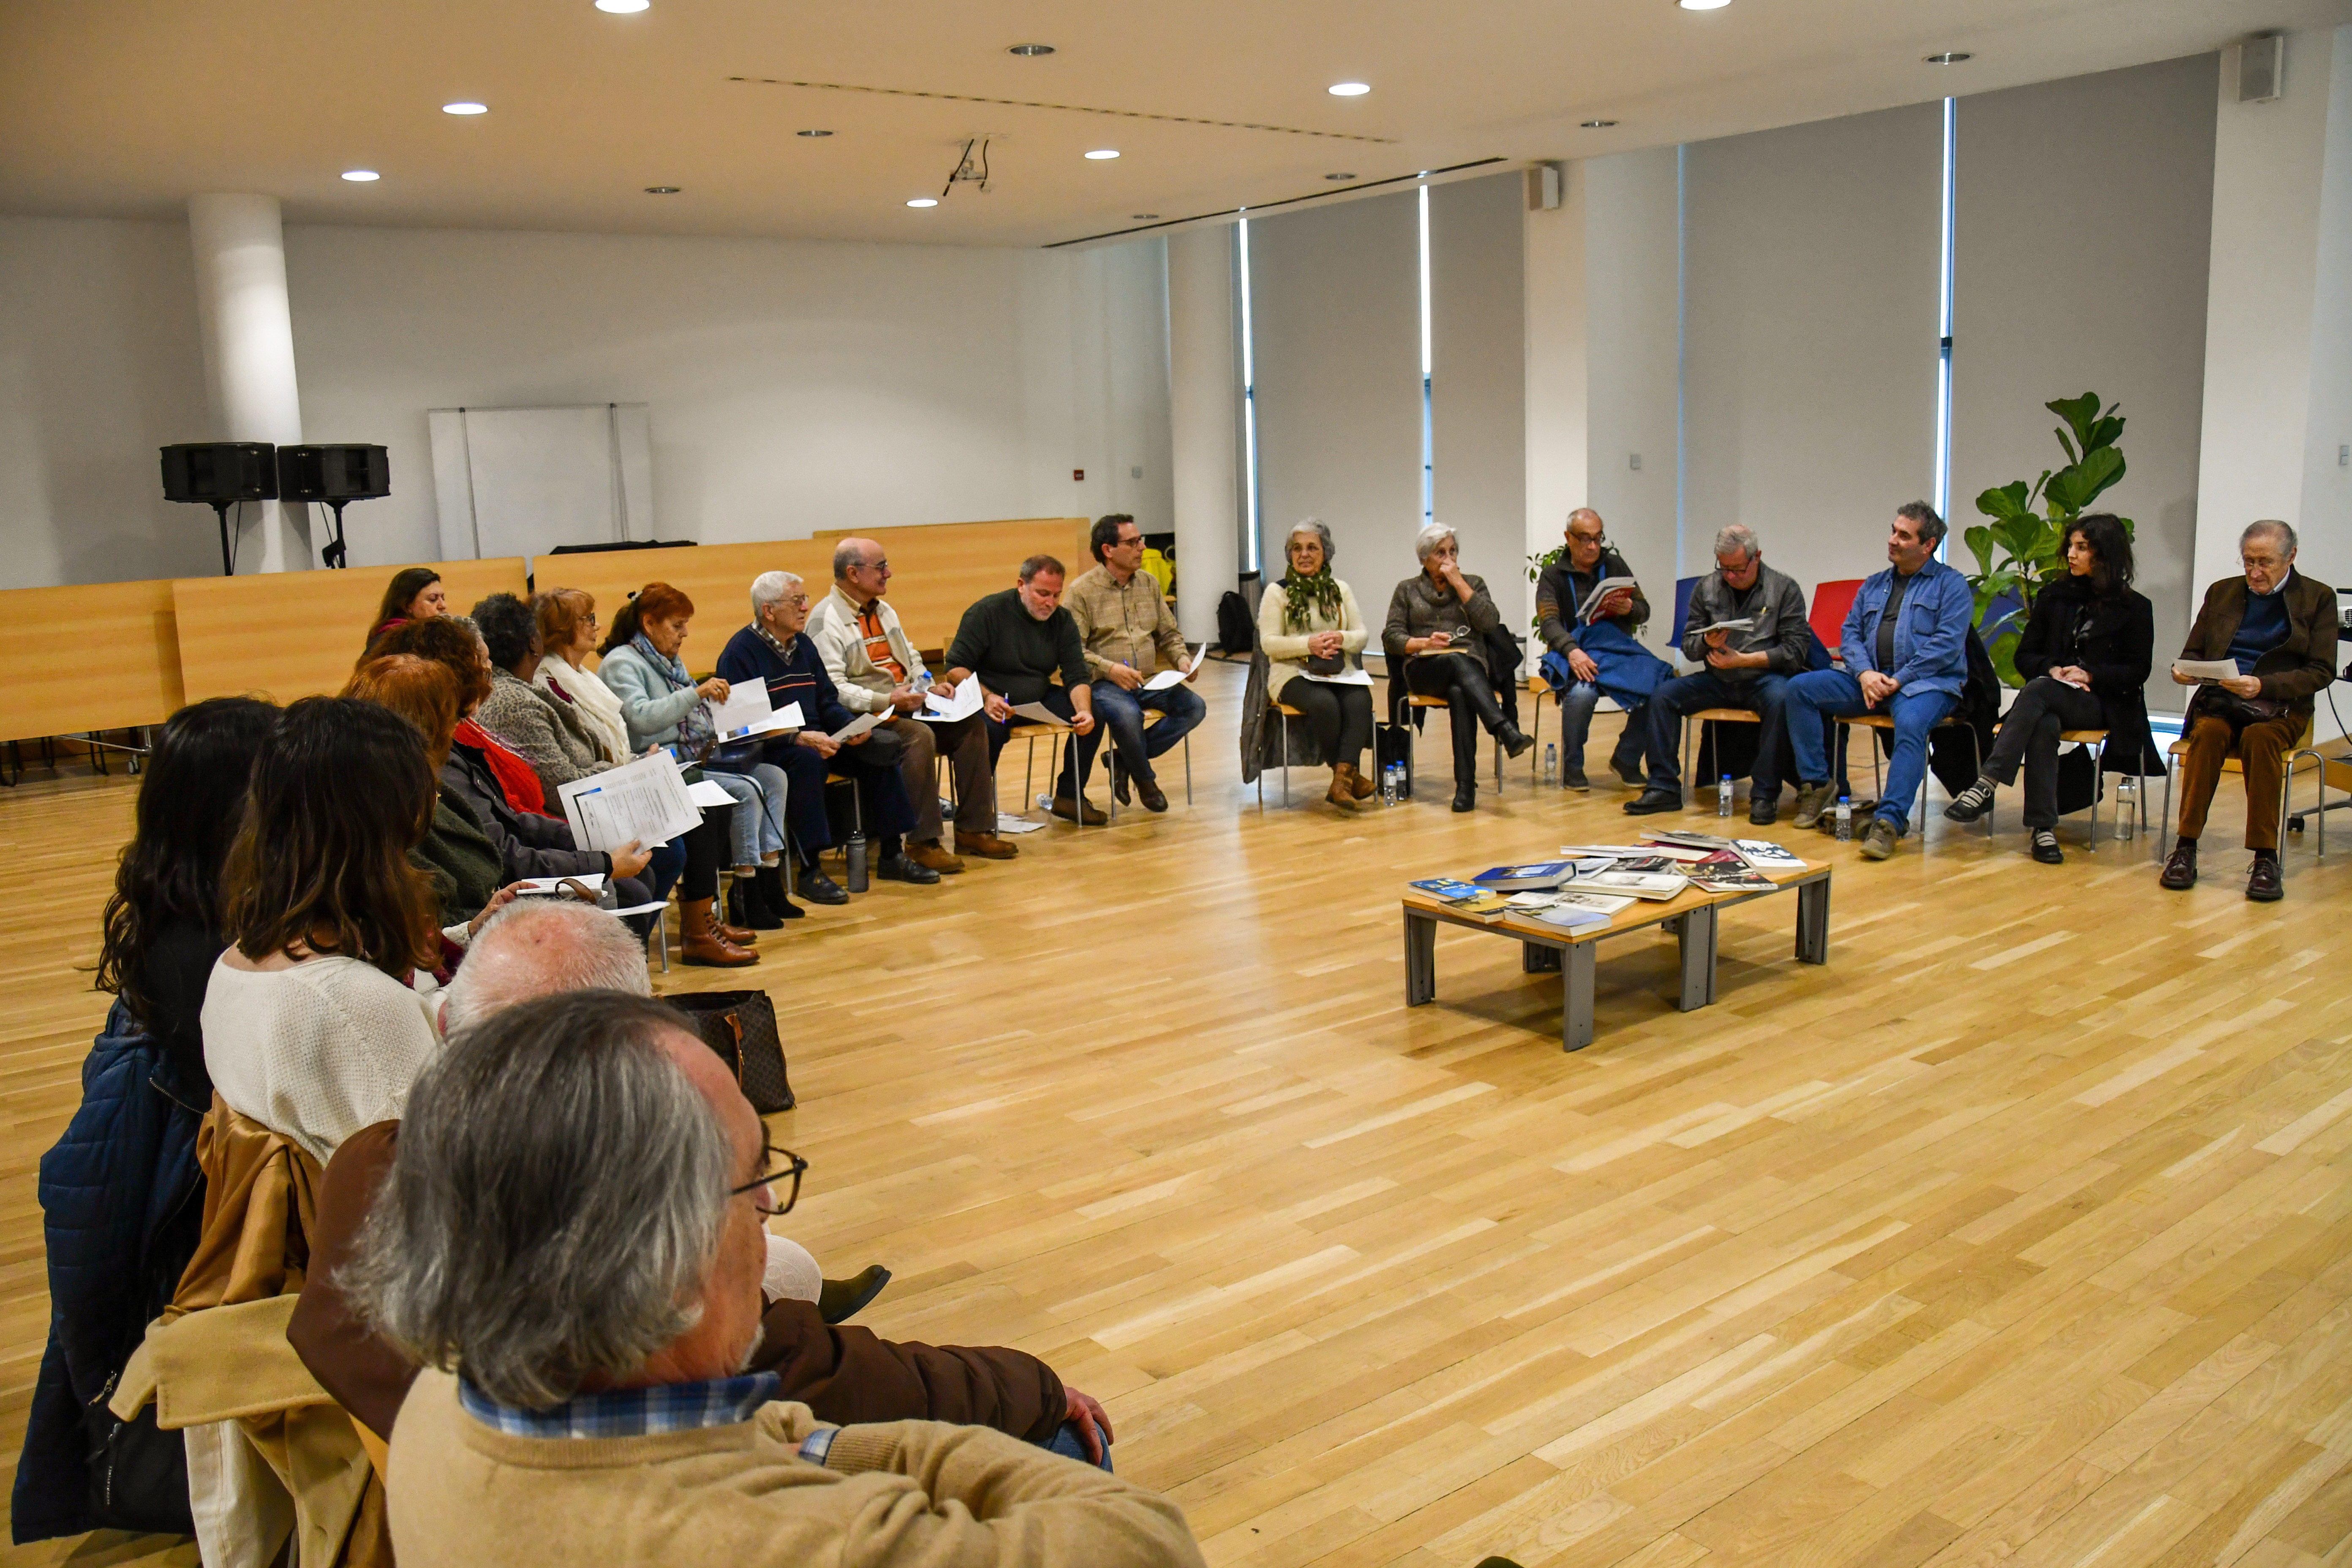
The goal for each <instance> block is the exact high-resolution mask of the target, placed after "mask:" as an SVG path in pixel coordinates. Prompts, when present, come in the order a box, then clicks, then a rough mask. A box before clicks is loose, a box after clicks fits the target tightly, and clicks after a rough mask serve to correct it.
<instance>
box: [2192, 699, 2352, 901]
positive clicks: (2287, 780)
mask: <svg viewBox="0 0 2352 1568" xmlns="http://www.w3.org/2000/svg"><path fill="white" fill-rule="evenodd" d="M2311 725H2312V721H2311V720H2310V719H2309V718H2305V720H2304V721H2303V733H2302V734H2300V735H2298V736H2296V737H2295V740H2294V745H2292V746H2290V747H2288V748H2287V755H2286V768H2285V771H2284V776H2283V777H2282V778H2281V779H2280V780H2279V841H2280V845H2281V847H2284V845H2285V841H2286V819H2287V816H2288V812H2287V802H2288V797H2289V796H2290V795H2292V794H2293V792H2294V764H2295V761H2296V759H2297V758H2299V757H2301V756H2303V755H2305V753H2306V752H2309V754H2311V755H2313V756H2317V755H2318V753H2317V752H2312V751H2311V734H2312V730H2311ZM2188 754H2189V737H2188V736H2186V735H2183V736H2181V738H2180V739H2179V740H2178V741H2175V742H2172V744H2170V745H2169V746H2167V747H2166V748H2165V749H2164V820H2163V821H2162V822H2160V823H2158V825H2157V832H2156V853H2157V855H2158V858H2162V857H2163V856H2165V855H2167V854H2169V853H2170V852H2171V850H2170V845H2171V838H2172V829H2173V817H2172V775H2173V773H2174V770H2175V764H2177V763H2179V761H2180V759H2181V758H2183V757H2185V756H2187V755H2188ZM2221 760H2222V761H2223V762H2225V763H2242V762H2243V760H2244V753H2243V752H2241V750H2240V749H2239V745H2238V741H2237V738H2236V737H2234V736H2232V737H2231V741H2230V749H2229V750H2228V751H2226V752H2222V753H2221ZM2326 776H2327V775H2326V771H2325V770H2324V769H2323V770H2322V772H2321V773H2320V779H2321V786H2320V793H2321V794H2322V795H2326ZM2326 830H2327V819H2326V817H2325V816H2323V817H2321V818H2320V831H2321V833H2322V834H2325V833H2326ZM2280 864H2281V865H2284V864H2285V861H2284V858H2282V859H2281V860H2280Z"/></svg>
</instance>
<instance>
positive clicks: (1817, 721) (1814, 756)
mask: <svg viewBox="0 0 2352 1568" xmlns="http://www.w3.org/2000/svg"><path fill="white" fill-rule="evenodd" d="M1958 703H1959V699H1958V698H1957V697H1955V696H1953V695H1951V694H1950V693H1949V692H1944V691H1898V692H1896V693H1895V696H1894V698H1893V699H1892V700H1890V701H1889V702H1888V703H1887V705H1886V708H1885V711H1886V712H1887V713H1889V714H1891V715H1892V716H1893V717H1894V720H1895V755H1894V758H1893V759H1892V760H1891V761H1889V762H1888V763H1887V764H1886V789H1885V794H1884V795H1881V796H1880V797H1879V801H1878V811H1877V814H1876V815H1877V816H1880V817H1882V818H1884V819H1885V820H1886V821H1887V822H1890V823H1892V824H1894V826H1895V833H1896V835H1897V836H1898V837H1899V836H1900V835H1902V834H1903V833H1905V832H1906V831H1907V830H1908V829H1909V827H1910V826H1911V803H1912V802H1913V801H1914V800H1916V799H1917V798H1918V797H1919V785H1920V784H1922V783H1924V782H1925V781H1926V779H1927V731H1930V730H1932V729H1934V728H1935V727H1936V726H1937V724H1939V723H1941V722H1943V721H1944V719H1945V717H1946V716H1947V715H1948V714H1949V713H1950V712H1951V710H1953V709H1954V708H1955V707H1957V706H1958ZM1871 711H1872V709H1871V707H1870V705H1869V703H1867V702H1865V701H1864V700H1863V696H1862V682H1861V681H1859V680H1857V679H1854V677H1853V675H1852V674H1850V673H1849V672H1847V671H1845V670H1843V669H1812V670H1807V671H1806V672H1805V673H1804V674H1802V675H1800V676H1798V677H1796V678H1795V679H1792V680H1790V682H1789V697H1788V729H1789V757H1790V763H1791V765H1792V766H1793V767H1794V769H1795V771H1796V774H1797V777H1798V779H1799V780H1800V781H1801V783H1805V784H1823V783H1826V782H1827V781H1828V779H1829V776H1830V759H1829V746H1828V744H1827V742H1825V740H1824V739H1823V736H1822V720H1824V719H1848V718H1856V717H1859V716H1860V715H1862V714H1864V713H1868V712H1871ZM1871 743H1872V744H1874V745H1875V744H1876V743H1877V742H1876V740H1875V738H1874V739H1873V741H1872V742H1871Z"/></svg>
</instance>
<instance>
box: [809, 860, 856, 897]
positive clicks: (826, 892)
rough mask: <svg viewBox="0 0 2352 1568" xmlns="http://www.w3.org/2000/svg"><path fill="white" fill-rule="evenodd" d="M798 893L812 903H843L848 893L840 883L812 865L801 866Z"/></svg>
mask: <svg viewBox="0 0 2352 1568" xmlns="http://www.w3.org/2000/svg"><path fill="white" fill-rule="evenodd" d="M800 895H801V897H802V898H803V899H806V900H808V901H809V902H810V903H813V904H845V903H847V902H849V895H848V894H847V893H845V892H843V891H842V890H841V884H840V883H838V882H836V881H835V880H834V879H832V878H830V877H828V876H826V875H825V874H824V872H823V871H820V870H818V869H817V868H815V867H814V866H807V867H803V868H802V869H801V876H800Z"/></svg>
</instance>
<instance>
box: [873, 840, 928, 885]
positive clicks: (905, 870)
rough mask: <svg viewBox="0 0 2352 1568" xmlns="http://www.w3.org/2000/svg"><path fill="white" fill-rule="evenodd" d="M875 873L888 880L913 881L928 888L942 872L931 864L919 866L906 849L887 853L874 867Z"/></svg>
mask: <svg viewBox="0 0 2352 1568" xmlns="http://www.w3.org/2000/svg"><path fill="white" fill-rule="evenodd" d="M874 874H875V875H876V876H877V877H879V878H881V879H883V880H884V881H886V882H911V883H913V884H914V885H915V886H916V887H918V888H928V887H929V886H931V885H932V884H933V883H935V882H937V881H938V880H939V879H940V874H939V873H938V872H937V871H934V870H932V869H931V868H929V866H919V865H917V864H916V863H915V861H914V859H913V858H912V857H910V856H909V855H908V854H907V852H906V851H905V850H903V849H902V850H900V851H899V852H898V854H896V855H886V856H884V857H883V858H882V860H881V863H880V864H879V865H877V866H876V867H875V868H874Z"/></svg>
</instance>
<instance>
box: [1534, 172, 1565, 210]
mask: <svg viewBox="0 0 2352 1568" xmlns="http://www.w3.org/2000/svg"><path fill="white" fill-rule="evenodd" d="M1566 184H1567V171H1566V170H1564V169H1562V168H1561V167H1560V166H1559V164H1558V163H1538V164H1537V165H1536V166H1535V167H1534V168H1532V169H1529V170H1528V211H1529V212H1531V213H1532V212H1547V213H1548V212H1556V211H1558V210H1559V204H1560V201H1561V198H1562V196H1563V195H1564V194H1565V188H1566Z"/></svg>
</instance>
